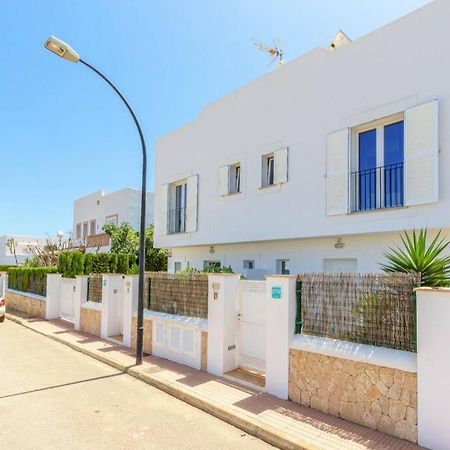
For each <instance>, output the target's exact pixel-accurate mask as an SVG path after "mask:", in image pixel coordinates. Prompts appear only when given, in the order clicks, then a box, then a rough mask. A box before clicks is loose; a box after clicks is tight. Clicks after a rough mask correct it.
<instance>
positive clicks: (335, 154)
mask: <svg viewBox="0 0 450 450" xmlns="http://www.w3.org/2000/svg"><path fill="white" fill-rule="evenodd" d="M348 166H349V131H348V128H345V129H343V130H339V131H335V132H334V133H331V134H329V135H328V136H327V189H326V191H327V199H326V203H327V215H328V216H335V215H339V214H347V213H348Z"/></svg>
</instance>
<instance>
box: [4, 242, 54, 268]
mask: <svg viewBox="0 0 450 450" xmlns="http://www.w3.org/2000/svg"><path fill="white" fill-rule="evenodd" d="M46 243H47V238H45V237H42V236H19V235H16V234H8V235H3V236H0V266H15V265H17V264H22V263H23V262H25V260H26V259H28V258H31V257H32V256H33V255H32V252H31V251H30V249H31V247H41V248H42V247H44V246H45V245H46Z"/></svg>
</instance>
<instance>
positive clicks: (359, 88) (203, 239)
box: [155, 0, 450, 272]
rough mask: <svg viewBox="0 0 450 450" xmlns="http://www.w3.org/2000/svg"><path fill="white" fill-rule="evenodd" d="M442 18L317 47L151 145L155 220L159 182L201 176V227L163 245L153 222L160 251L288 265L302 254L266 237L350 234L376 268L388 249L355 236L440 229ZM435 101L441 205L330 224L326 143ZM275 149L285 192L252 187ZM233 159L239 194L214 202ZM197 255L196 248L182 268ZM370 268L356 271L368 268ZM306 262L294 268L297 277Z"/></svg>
mask: <svg viewBox="0 0 450 450" xmlns="http://www.w3.org/2000/svg"><path fill="white" fill-rule="evenodd" d="M449 16H450V2H448V1H444V0H437V1H436V2H433V3H431V4H429V5H427V6H425V7H423V8H421V9H419V10H417V11H416V12H413V13H412V14H409V15H407V16H405V17H403V18H401V19H399V20H397V21H395V22H393V23H392V24H389V25H387V26H385V27H383V28H381V29H379V30H377V31H375V32H373V33H370V34H369V35H367V36H364V37H362V38H361V39H358V40H357V41H355V42H353V43H351V44H350V45H348V46H345V47H342V48H339V49H338V50H336V51H328V50H326V49H320V48H318V49H314V50H312V51H310V52H309V53H307V54H305V55H303V56H301V57H299V58H297V59H295V60H293V61H291V62H289V63H287V64H286V65H284V66H282V67H280V68H278V69H276V70H274V71H272V72H271V73H269V74H267V75H265V76H263V77H261V78H259V79H257V80H255V81H254V82H252V83H250V84H249V85H247V86H245V87H243V88H242V89H239V90H238V91H236V92H233V93H231V94H230V95H227V96H226V97H224V98H222V99H220V100H219V101H217V102H215V103H213V104H211V105H209V106H208V107H206V108H205V109H204V110H203V111H202V112H201V113H200V115H199V116H198V118H197V119H196V120H195V121H194V122H193V123H191V124H189V125H187V126H185V127H183V128H180V129H178V130H176V131H174V132H173V133H171V134H169V135H167V136H164V137H162V138H161V139H159V140H158V142H157V150H156V170H155V179H156V183H155V185H156V195H155V210H156V211H159V210H160V209H163V208H161V206H160V205H159V200H160V195H159V193H160V189H161V186H162V185H163V184H164V183H170V182H173V181H175V180H177V179H182V178H185V177H186V176H189V175H194V174H198V177H199V178H198V180H199V181H198V229H197V231H195V232H191V233H179V234H177V235H163V233H162V230H161V229H160V228H159V225H158V222H159V217H158V214H156V216H155V222H156V239H155V243H156V245H157V246H159V247H167V248H172V249H174V250H173V253H174V254H175V255H176V254H177V250H176V249H175V247H183V248H184V249H185V248H186V247H188V246H201V245H216V246H217V250H218V252H219V251H222V247H220V250H219V244H225V243H228V244H231V243H232V244H233V245H234V244H237V243H245V242H256V241H269V244H267V246H266V244H264V243H263V242H259V243H258V244H252V246H253V247H247V246H245V247H244V246H242V247H241V250H240V251H241V252H242V253H244V252H245V251H247V249H248V251H251V252H253V251H255V252H256V251H258V249H259V248H262V249H264V251H267V252H273V253H274V252H275V251H276V253H277V257H278V253H286V254H289V255H291V254H292V252H293V249H294V248H295V249H298V250H299V251H300V248H301V244H300V241H295V242H294V241H285V242H281V241H279V242H277V243H270V241H272V240H274V239H298V238H313V237H323V236H330V237H336V236H341V237H344V240H345V241H347V236H349V235H355V243H356V242H360V243H361V246H362V247H361V248H356V247H355V250H358V252H357V256H358V257H359V255H360V254H361V253H360V251H361V252H362V253H364V254H366V255H367V256H368V255H369V254H373V256H374V257H376V259H379V255H380V254H381V250H382V249H383V250H384V248H385V246H383V248H382V249H380V248H377V247H376V246H377V245H378V244H380V243H381V242H384V241H383V240H380V241H377V243H374V245H372V244H370V245H369V244H366V243H365V241H363V240H359V237H358V235H362V234H364V233H379V232H393V231H395V232H398V231H400V230H402V229H404V228H406V229H412V228H413V227H416V228H417V227H425V226H428V227H429V228H438V227H445V226H448V211H449V207H450V179H449V177H448V176H447V174H446V170H445V168H446V167H450V154H449V151H448V147H449V144H450V128H449V126H448V123H449V104H450V90H449V89H448V79H449V75H450V60H449V59H448V58H447V57H446V55H447V53H448V49H447V42H448V41H449V38H450V28H449V27H448V17H449ZM433 99H439V148H440V154H439V173H440V181H439V202H438V203H433V204H427V205H420V206H410V207H404V208H398V209H391V210H378V211H373V212H364V213H353V214H343V215H337V216H327V215H326V200H327V199H326V178H325V177H324V175H325V173H326V140H327V135H328V134H329V133H332V132H334V131H336V130H340V129H342V128H346V127H353V126H356V125H359V124H362V123H366V122H368V121H371V120H374V119H379V118H382V117H385V116H388V115H391V114H394V113H398V112H401V111H404V110H405V109H407V108H410V107H413V106H415V105H420V104H422V103H425V102H428V101H431V100H433ZM282 147H288V148H289V180H288V182H287V183H285V184H283V185H278V186H275V187H272V188H268V189H267V188H266V189H260V188H259V185H260V171H261V155H262V154H265V153H267V152H270V151H273V150H276V149H279V148H282ZM234 161H240V162H241V166H242V189H243V192H242V193H241V194H238V195H233V196H227V197H221V196H220V195H219V169H220V167H221V166H222V165H224V164H228V163H232V162H234ZM311 242H316V241H311ZM317 242H319V241H317ZM349 242H350V240H349ZM319 247H320V248H321V250H319V251H321V252H322V253H323V255H325V254H327V256H328V254H329V256H330V257H331V256H334V255H337V254H339V253H340V254H345V253H347V254H350V253H352V252H351V251H350V248H351V247H350V244H349V246H348V247H347V246H346V248H345V250H344V251H342V252H338V251H335V249H334V248H333V241H332V240H330V241H328V243H326V244H324V245H323V246H322V245H319ZM369 247H370V248H369ZM229 248H231V247H229ZM325 248H329V250H327V251H325ZM227 249H228V248H227ZM236 249H237V247H236ZM266 249H267V250H266ZM183 251H184V250H183ZM201 251H203V249H202V250H200V249H198V250H192V253H190V255H192V256H189V258H191V257H192V258H194V257H195V256H194V255H197V254H199V253H200V252H201ZM223 251H224V252H225V250H223ZM226 251H228V250H226ZM236 251H238V250H236ZM262 251H263V250H261V252H262ZM353 254H356V253H355V252H353ZM217 255H218V253H216V255H211V256H212V257H214V256H217ZM304 256H307V257H308V256H309V255H308V253H305V254H304ZM311 256H312V255H311ZM279 257H283V255H281V254H280V255H279ZM202 258H203V256H202ZM291 258H292V259H294V258H296V256H295V255H292V256H291ZM211 259H213V258H211ZM240 259H242V256H240ZM311 259H314V261H309V264H310V266H311V267H314V268H315V270H320V269H321V268H322V264H321V262H320V263H319V258H318V257H316V256H314V257H313V258H311ZM363 259H365V256H364V258H363ZM376 259H373V260H372V262H371V263H370V264H369V263H364V264H365V265H366V266H367V267H364V264H363V266H361V270H366V269H367V270H373V267H374V264H375V261H376ZM224 262H225V264H228V261H224ZM305 264H306V263H305V262H304V261H303V262H301V261H300V260H298V269H297V270H302V268H303V267H304V265H305ZM271 271H272V272H273V269H271Z"/></svg>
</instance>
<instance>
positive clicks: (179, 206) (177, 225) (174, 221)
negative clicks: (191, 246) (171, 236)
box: [169, 181, 187, 233]
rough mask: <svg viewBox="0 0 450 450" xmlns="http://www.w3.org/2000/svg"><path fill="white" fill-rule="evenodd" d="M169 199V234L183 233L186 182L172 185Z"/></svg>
mask: <svg viewBox="0 0 450 450" xmlns="http://www.w3.org/2000/svg"><path fill="white" fill-rule="evenodd" d="M171 197H172V198H171V200H172V201H171V208H170V210H169V233H184V232H185V231H186V203H187V184H186V181H181V182H179V183H176V184H174V185H172V195H171Z"/></svg>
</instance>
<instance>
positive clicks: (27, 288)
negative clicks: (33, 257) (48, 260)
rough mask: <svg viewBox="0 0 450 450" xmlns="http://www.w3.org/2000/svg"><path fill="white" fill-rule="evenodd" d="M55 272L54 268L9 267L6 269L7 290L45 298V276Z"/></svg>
mask: <svg viewBox="0 0 450 450" xmlns="http://www.w3.org/2000/svg"><path fill="white" fill-rule="evenodd" d="M56 272H57V268H56V267H10V268H9V269H8V288H10V289H15V290H16V291H22V292H29V293H31V294H38V295H42V296H43V297H45V296H46V295H47V274H49V273H56Z"/></svg>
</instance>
